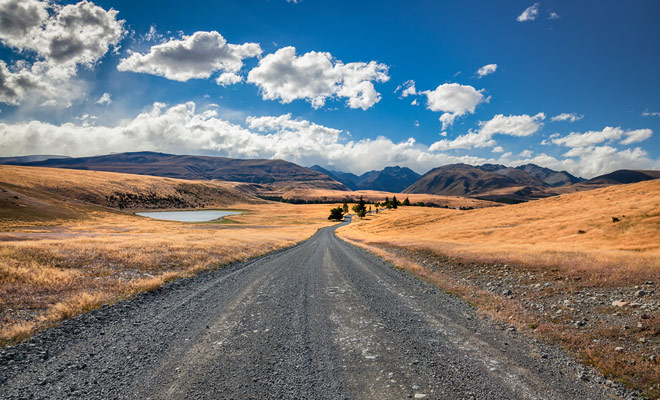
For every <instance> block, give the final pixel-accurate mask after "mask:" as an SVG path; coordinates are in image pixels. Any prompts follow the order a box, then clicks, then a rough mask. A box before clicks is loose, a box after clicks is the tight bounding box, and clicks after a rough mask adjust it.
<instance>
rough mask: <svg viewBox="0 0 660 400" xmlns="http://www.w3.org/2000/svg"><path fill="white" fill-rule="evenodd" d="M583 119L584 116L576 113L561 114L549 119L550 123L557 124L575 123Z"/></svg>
mask: <svg viewBox="0 0 660 400" xmlns="http://www.w3.org/2000/svg"><path fill="white" fill-rule="evenodd" d="M582 118H584V115H582V114H576V113H570V114H569V113H561V114H559V115H555V116H554V117H552V118H550V120H551V121H552V122H557V121H569V122H576V121H579V120H581V119H582Z"/></svg>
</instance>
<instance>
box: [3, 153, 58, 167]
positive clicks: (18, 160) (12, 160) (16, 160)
mask: <svg viewBox="0 0 660 400" xmlns="http://www.w3.org/2000/svg"><path fill="white" fill-rule="evenodd" d="M52 158H70V157H68V156H54V155H48V154H36V155H32V156H17V157H0V165H17V164H22V163H27V162H34V161H44V160H50V159H52Z"/></svg>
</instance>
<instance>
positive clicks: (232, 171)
mask: <svg viewBox="0 0 660 400" xmlns="http://www.w3.org/2000/svg"><path fill="white" fill-rule="evenodd" d="M5 164H13V165H24V166H35V167H50V168H69V169H83V170H94V171H107V172H121V173H126V174H137V175H153V176H162V177H168V178H177V179H192V180H212V179H218V180H223V181H232V182H245V183H254V184H266V185H267V184H281V183H286V184H291V183H296V182H300V184H305V185H312V186H314V187H316V188H323V189H333V190H348V188H346V187H345V186H344V185H342V184H341V183H339V182H337V181H335V180H334V179H332V178H331V177H329V176H328V175H326V174H322V173H320V172H317V171H313V170H311V169H309V168H305V167H301V166H300V165H297V164H294V163H291V162H288V161H284V160H263V159H254V160H241V159H234V158H226V157H210V156H188V155H174V154H164V153H156V152H150V151H141V152H132V153H118V154H108V155H103V156H94V157H79V158H54V159H48V160H41V161H27V162H5Z"/></svg>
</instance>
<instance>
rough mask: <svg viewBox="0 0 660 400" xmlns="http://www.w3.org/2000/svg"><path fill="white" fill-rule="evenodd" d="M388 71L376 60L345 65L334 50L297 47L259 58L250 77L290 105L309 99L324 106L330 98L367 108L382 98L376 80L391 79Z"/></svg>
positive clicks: (267, 95)
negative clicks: (305, 50) (298, 49)
mask: <svg viewBox="0 0 660 400" xmlns="http://www.w3.org/2000/svg"><path fill="white" fill-rule="evenodd" d="M387 72H388V67H387V65H385V64H380V63H377V62H376V61H370V62H368V63H364V62H354V63H348V64H344V63H343V62H341V61H339V60H335V59H334V58H333V57H332V55H331V54H330V53H323V52H315V51H311V52H309V53H305V54H303V55H301V56H297V55H296V49H295V47H284V48H282V49H279V50H277V51H276V52H275V53H273V54H269V55H267V56H266V57H264V58H263V59H262V60H261V61H259V65H258V66H257V67H255V68H253V69H252V70H251V71H250V73H249V74H248V79H247V80H248V82H250V83H254V84H255V85H257V86H258V87H259V89H260V90H261V94H262V97H263V98H264V99H267V100H279V101H280V102H281V103H284V104H286V103H290V102H292V101H293V100H297V99H305V100H307V101H308V102H310V103H311V105H312V107H314V108H320V107H323V106H324V105H325V102H326V100H327V99H339V98H346V99H347V100H346V105H347V106H348V107H350V108H361V109H363V110H366V109H368V108H370V107H372V106H373V105H374V104H376V103H377V102H379V101H380V98H381V96H380V93H378V92H377V91H376V89H375V88H374V84H373V82H386V81H388V80H389V76H388V75H387Z"/></svg>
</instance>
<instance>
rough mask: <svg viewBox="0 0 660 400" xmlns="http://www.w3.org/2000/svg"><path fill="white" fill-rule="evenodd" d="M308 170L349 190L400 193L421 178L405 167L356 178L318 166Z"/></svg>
mask: <svg viewBox="0 0 660 400" xmlns="http://www.w3.org/2000/svg"><path fill="white" fill-rule="evenodd" d="M310 169H312V170H314V171H318V172H322V173H324V174H326V175H328V176H330V177H332V178H333V179H335V180H336V181H337V182H341V183H342V184H344V185H345V186H346V187H348V188H349V189H351V190H379V191H383V192H393V193H400V192H401V191H403V190H404V189H405V188H407V187H408V186H410V185H412V184H413V183H415V182H416V181H417V180H418V179H419V178H421V177H422V176H421V175H420V174H418V173H417V172H415V171H413V170H412V169H410V168H406V167H398V166H397V167H385V168H384V169H383V170H382V171H369V172H365V173H364V174H362V175H360V176H358V175H355V174H351V173H349V172H339V171H331V170H328V169H325V168H322V167H320V166H318V165H314V166H312V167H310Z"/></svg>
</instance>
